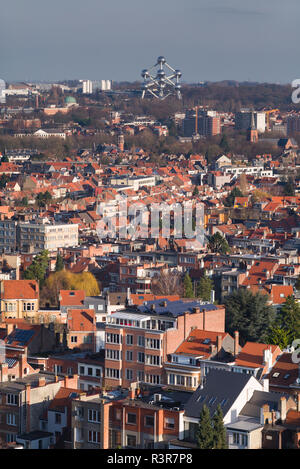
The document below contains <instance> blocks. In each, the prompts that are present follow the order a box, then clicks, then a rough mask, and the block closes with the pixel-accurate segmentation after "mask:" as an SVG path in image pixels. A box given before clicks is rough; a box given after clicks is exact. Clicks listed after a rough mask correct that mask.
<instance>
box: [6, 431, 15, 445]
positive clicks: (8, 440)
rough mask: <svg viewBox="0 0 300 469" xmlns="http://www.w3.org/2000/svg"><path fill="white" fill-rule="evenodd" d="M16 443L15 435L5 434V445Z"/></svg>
mask: <svg viewBox="0 0 300 469" xmlns="http://www.w3.org/2000/svg"><path fill="white" fill-rule="evenodd" d="M15 441H16V435H15V434H14V433H6V443H14V442H15Z"/></svg>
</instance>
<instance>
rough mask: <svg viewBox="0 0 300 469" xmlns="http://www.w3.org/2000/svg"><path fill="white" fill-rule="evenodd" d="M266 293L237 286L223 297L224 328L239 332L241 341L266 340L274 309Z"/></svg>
mask: <svg viewBox="0 0 300 469" xmlns="http://www.w3.org/2000/svg"><path fill="white" fill-rule="evenodd" d="M268 300H269V297H268V295H263V294H261V293H252V292H251V291H250V290H247V289H245V288H239V289H238V290H237V291H235V292H233V293H232V294H231V295H229V296H227V297H226V299H225V302H224V303H225V311H226V316H225V317H226V330H227V331H228V332H229V333H230V334H234V331H235V330H238V331H239V333H240V339H241V342H242V343H243V344H244V343H245V342H246V341H251V342H262V343H264V342H266V341H267V337H268V334H269V331H270V328H271V327H272V326H273V325H274V321H275V311H274V308H273V307H272V306H270V305H269V304H268Z"/></svg>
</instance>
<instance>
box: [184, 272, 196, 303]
mask: <svg viewBox="0 0 300 469" xmlns="http://www.w3.org/2000/svg"><path fill="white" fill-rule="evenodd" d="M183 287H184V297H185V298H193V297H194V289H193V282H192V280H191V277H190V276H189V274H188V273H186V274H185V276H184V281H183Z"/></svg>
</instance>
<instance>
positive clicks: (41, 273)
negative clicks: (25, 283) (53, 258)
mask: <svg viewBox="0 0 300 469" xmlns="http://www.w3.org/2000/svg"><path fill="white" fill-rule="evenodd" d="M48 264H49V252H48V251H47V250H43V251H42V252H41V253H40V254H38V255H37V256H36V257H35V258H34V259H33V262H32V263H31V264H30V266H29V267H28V268H27V269H26V270H25V272H24V275H23V276H24V279H27V280H37V281H38V282H39V286H40V288H42V287H43V285H44V283H45V278H46V273H47V269H48Z"/></svg>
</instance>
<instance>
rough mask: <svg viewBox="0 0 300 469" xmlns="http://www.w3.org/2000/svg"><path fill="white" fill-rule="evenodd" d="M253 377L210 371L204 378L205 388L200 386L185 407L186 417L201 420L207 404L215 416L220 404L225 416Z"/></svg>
mask: <svg viewBox="0 0 300 469" xmlns="http://www.w3.org/2000/svg"><path fill="white" fill-rule="evenodd" d="M250 379H255V378H254V377H253V376H250V375H247V374H245V373H234V372H232V371H224V370H214V369H212V370H210V371H209V372H208V374H207V376H206V377H205V378H204V383H203V387H202V388H201V386H199V387H198V388H197V389H196V391H195V392H194V393H193V395H192V397H191V398H190V399H189V401H188V402H187V404H186V406H185V415H186V416H187V417H193V418H196V419H199V415H200V412H201V410H202V407H203V405H204V404H205V405H206V406H207V407H208V409H209V411H210V414H211V415H214V413H215V411H216V410H217V406H218V404H220V405H221V408H222V411H223V415H224V416H225V415H226V413H227V412H228V411H229V409H230V408H231V407H232V405H233V403H234V402H235V401H236V399H237V398H238V396H239V395H240V394H241V392H242V391H243V389H244V388H245V386H246V385H247V383H248V382H249V381H250Z"/></svg>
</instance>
